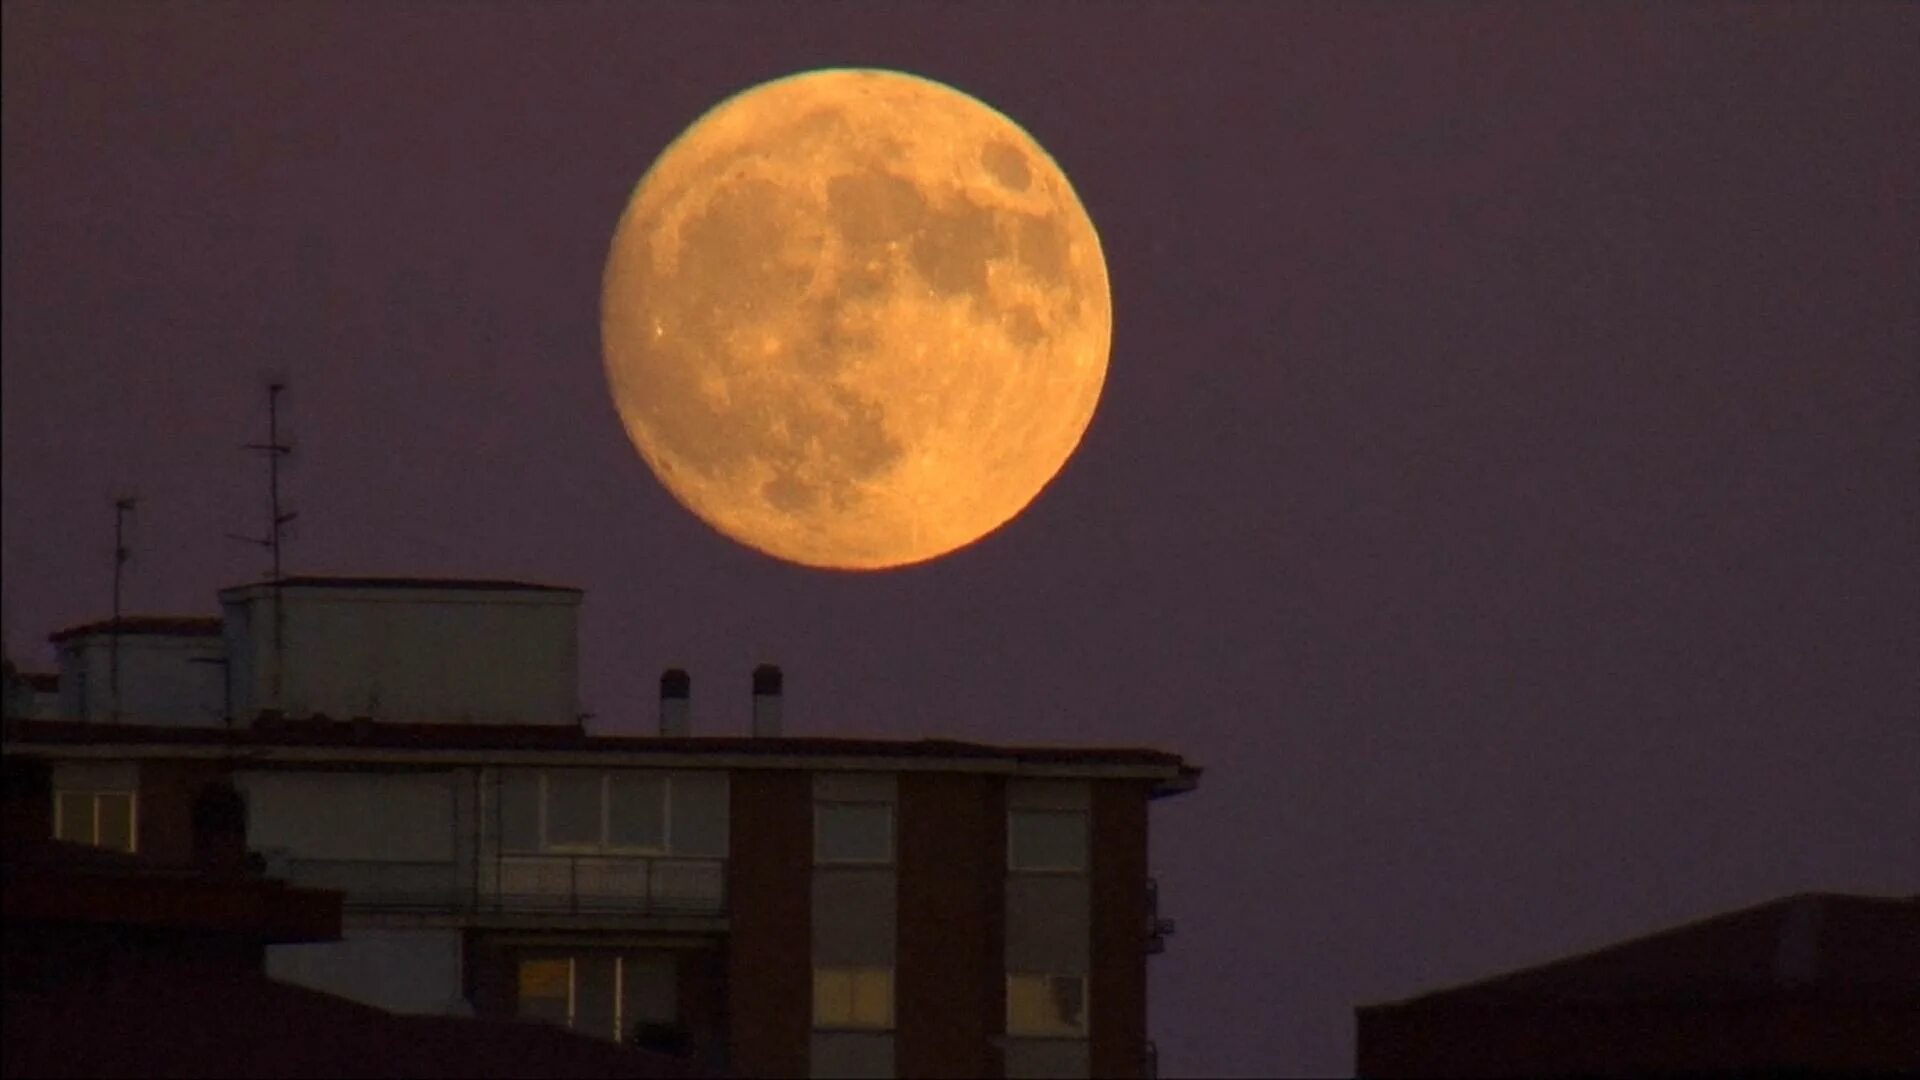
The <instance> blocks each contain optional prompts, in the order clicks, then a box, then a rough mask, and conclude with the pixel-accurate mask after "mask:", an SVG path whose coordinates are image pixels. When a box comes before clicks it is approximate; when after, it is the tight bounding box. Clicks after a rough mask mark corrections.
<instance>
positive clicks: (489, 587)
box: [220, 576, 581, 596]
mask: <svg viewBox="0 0 1920 1080" xmlns="http://www.w3.org/2000/svg"><path fill="white" fill-rule="evenodd" d="M275 584H278V585H279V586H280V587H281V588H283V589H419V590H439V591H448V590H457V591H465V592H551V593H573V594H575V595H578V594H579V593H580V592H581V590H579V589H576V588H574V587H572V586H570V585H540V584H536V583H534V582H530V581H504V580H491V579H486V578H426V577H313V576H299V577H283V578H280V579H279V580H278V582H277V583H276V582H275V581H273V580H271V579H269V580H266V581H251V582H247V583H246V584H244V585H230V586H228V587H227V588H224V589H221V590H220V595H221V596H225V595H227V594H228V593H234V592H239V591H241V590H242V589H259V588H270V587H272V586H273V585H275Z"/></svg>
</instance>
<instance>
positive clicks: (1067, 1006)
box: [1007, 975, 1087, 1035]
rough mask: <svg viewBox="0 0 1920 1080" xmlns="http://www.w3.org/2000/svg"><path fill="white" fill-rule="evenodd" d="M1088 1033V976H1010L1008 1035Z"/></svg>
mask: <svg viewBox="0 0 1920 1080" xmlns="http://www.w3.org/2000/svg"><path fill="white" fill-rule="evenodd" d="M1086 1033H1087V980H1086V978H1085V977H1084V976H1081V975H1009V976H1007V1034H1009V1035H1085V1034H1086Z"/></svg>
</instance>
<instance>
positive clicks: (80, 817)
mask: <svg viewBox="0 0 1920 1080" xmlns="http://www.w3.org/2000/svg"><path fill="white" fill-rule="evenodd" d="M133 807H134V798H133V793H132V792H130V791H62V792H58V793H56V794H55V795H54V800H53V835H54V837H55V839H59V840H68V841H71V842H73V843H76V844H88V845H91V846H93V847H102V848H108V849H110V850H113V851H133V850H134V848H135V843H134V835H135V834H134V817H133Z"/></svg>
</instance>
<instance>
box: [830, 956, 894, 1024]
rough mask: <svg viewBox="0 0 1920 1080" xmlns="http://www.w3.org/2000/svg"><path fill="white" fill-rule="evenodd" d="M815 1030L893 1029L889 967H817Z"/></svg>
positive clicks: (891, 982) (891, 978) (890, 971)
mask: <svg viewBox="0 0 1920 1080" xmlns="http://www.w3.org/2000/svg"><path fill="white" fill-rule="evenodd" d="M813 1023H814V1026H816V1027H853V1028H890V1027H892V1026H893V971H892V970H891V969H889V968H815V969H814V972H813Z"/></svg>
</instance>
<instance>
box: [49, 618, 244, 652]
mask: <svg viewBox="0 0 1920 1080" xmlns="http://www.w3.org/2000/svg"><path fill="white" fill-rule="evenodd" d="M220 626H221V623H220V619H219V618H218V617H217V616H212V615H122V616H121V617H120V618H118V619H99V620H96V621H94V622H89V623H81V624H80V625H78V626H69V627H67V628H66V629H65V630H56V631H54V632H53V633H51V634H48V635H47V640H48V641H50V642H52V643H54V644H56V645H58V644H59V643H60V642H63V641H67V640H69V639H72V638H77V637H86V636H88V635H90V634H111V633H114V632H115V631H116V630H117V631H118V632H119V633H120V634H122V635H127V634H149V635H154V636H158V637H219V636H220Z"/></svg>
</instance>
